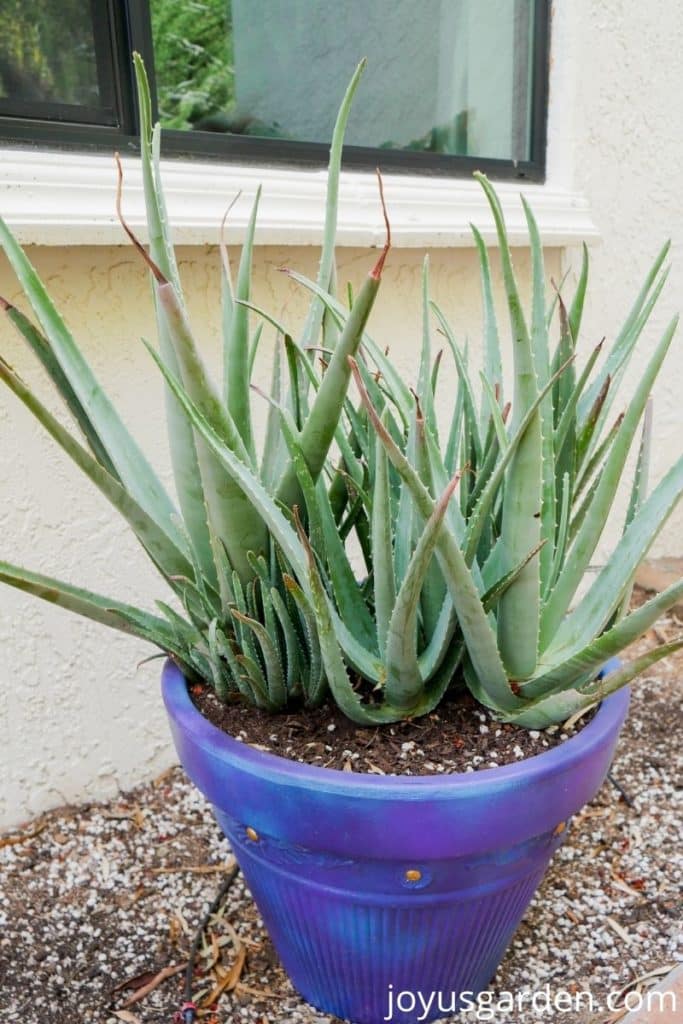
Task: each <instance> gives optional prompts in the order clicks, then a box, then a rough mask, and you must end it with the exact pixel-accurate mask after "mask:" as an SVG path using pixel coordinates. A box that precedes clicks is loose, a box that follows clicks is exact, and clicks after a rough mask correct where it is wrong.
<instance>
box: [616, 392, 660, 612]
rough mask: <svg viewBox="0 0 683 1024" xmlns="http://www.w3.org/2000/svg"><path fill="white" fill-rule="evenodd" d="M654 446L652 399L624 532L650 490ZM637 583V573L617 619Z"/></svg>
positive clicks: (648, 406)
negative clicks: (651, 460) (649, 482)
mask: <svg viewBox="0 0 683 1024" xmlns="http://www.w3.org/2000/svg"><path fill="white" fill-rule="evenodd" d="M651 446H652V399H650V400H649V401H648V403H647V405H646V406H645V415H644V416H643V432H642V434H641V438H640V448H639V450H638V461H637V463H636V469H635V473H634V474H633V485H632V487H631V496H630V498H629V502H628V508H627V509H626V518H625V520H624V531H626V530H627V529H628V528H629V526H630V525H631V523H632V522H633V519H634V517H635V514H636V512H637V511H638V509H639V508H640V507H641V505H642V504H643V502H644V501H645V498H646V496H647V488H648V477H649V473H650V449H651ZM634 582H635V573H634V575H633V576H632V577H631V579H630V581H629V584H628V586H627V587H626V590H625V591H624V595H623V597H622V599H621V604H620V605H619V608H618V610H617V613H616V614H617V619H621V618H623V617H624V615H626V613H627V612H628V610H629V607H630V604H631V596H632V594H633V584H634Z"/></svg>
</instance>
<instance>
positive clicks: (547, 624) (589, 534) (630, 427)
mask: <svg viewBox="0 0 683 1024" xmlns="http://www.w3.org/2000/svg"><path fill="white" fill-rule="evenodd" d="M677 323H678V318H675V319H674V320H672V321H671V323H670V324H669V326H668V327H667V329H666V330H665V332H664V334H663V336H662V339H661V341H660V342H659V345H658V346H657V348H656V350H655V352H654V355H653V356H652V358H651V359H650V362H649V363H648V365H647V367H646V368H645V370H644V372H643V376H642V378H641V381H640V383H639V385H638V387H637V388H636V392H635V394H634V396H633V398H632V400H631V402H630V403H629V406H628V409H627V410H626V413H625V415H624V419H623V422H622V424H621V427H620V428H619V432H618V434H617V436H616V438H615V440H614V443H613V444H612V447H611V448H610V451H609V454H608V456H607V458H606V460H605V465H604V469H603V471H602V473H601V475H600V479H599V482H598V485H597V487H596V489H595V493H594V495H593V499H592V502H591V506H590V509H589V512H588V514H587V515H586V518H585V519H584V521H583V523H582V524H581V527H580V529H579V531H578V533H577V535H576V537H575V539H574V542H573V544H572V546H571V548H570V550H569V552H568V554H567V558H566V561H565V564H564V567H563V569H562V572H561V573H560V576H559V578H558V580H557V583H556V584H555V587H554V588H553V591H552V593H551V594H550V596H549V598H548V601H547V603H546V605H545V607H544V609H543V615H542V622H541V645H542V649H545V648H546V647H547V646H548V644H549V643H550V642H551V641H552V638H553V636H554V635H555V633H556V632H557V629H558V627H559V625H560V623H561V621H562V618H563V616H564V615H565V613H566V611H567V608H568V607H569V602H570V601H571V599H572V598H573V596H574V594H575V593H576V589H577V587H578V585H579V583H580V581H581V579H582V578H583V574H584V572H585V571H586V568H587V567H588V563H589V561H590V558H591V555H592V554H593V552H594V550H595V547H596V545H597V543H598V540H599V539H600V534H601V533H602V530H603V528H604V523H605V521H606V519H607V515H608V513H609V510H610V508H611V507H612V502H613V501H614V496H615V494H616V490H617V487H618V485H619V480H620V478H621V474H622V472H623V469H624V464H625V462H626V458H627V455H628V452H629V448H630V447H631V442H632V440H633V436H634V433H635V431H636V428H637V426H638V422H639V421H640V418H641V416H642V414H643V411H644V409H645V405H646V403H647V399H648V396H649V393H650V391H651V389H652V385H653V384H654V381H655V378H656V376H657V373H658V372H659V368H660V366H661V365H662V362H663V360H664V357H665V355H666V353H667V351H668V349H669V346H670V344H671V340H672V338H673V336H674V332H675V330H676V326H677Z"/></svg>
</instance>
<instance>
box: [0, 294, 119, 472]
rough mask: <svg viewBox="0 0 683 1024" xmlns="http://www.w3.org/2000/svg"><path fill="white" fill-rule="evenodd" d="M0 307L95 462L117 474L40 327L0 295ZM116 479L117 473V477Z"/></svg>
mask: <svg viewBox="0 0 683 1024" xmlns="http://www.w3.org/2000/svg"><path fill="white" fill-rule="evenodd" d="M0 308H2V309H3V310H4V311H5V312H6V313H7V317H8V319H9V320H10V322H11V323H12V324H13V325H14V327H15V328H16V329H17V331H19V333H20V334H21V335H22V336H23V337H24V339H25V340H26V341H27V342H28V344H29V346H30V348H31V350H32V351H33V352H34V354H35V355H36V356H37V357H38V359H39V360H40V362H41V364H42V366H43V369H44V370H45V372H46V373H47V374H48V376H49V377H50V378H51V380H52V383H53V384H54V385H55V387H56V388H57V390H58V392H59V394H60V395H61V397H62V399H63V400H64V402H65V404H66V406H67V408H68V410H69V412H70V413H71V415H72V416H73V418H74V420H75V422H76V423H77V424H78V426H79V427H80V429H81V431H82V433H83V436H84V437H85V439H86V441H87V442H88V445H89V446H90V450H91V451H92V453H93V455H94V456H95V458H96V459H97V461H98V462H99V463H101V465H102V466H104V468H105V469H106V470H107V472H108V473H109V474H110V475H111V476H114V477H117V473H116V469H115V467H114V464H113V462H112V461H111V459H110V458H109V454H108V452H107V450H106V448H105V447H104V445H103V444H102V442H101V440H100V438H99V435H98V433H97V431H96V430H95V429H94V427H93V425H92V423H91V422H90V420H89V418H88V416H87V414H86V412H85V410H84V408H83V406H82V404H81V402H80V401H79V399H78V397H77V395H76V393H75V391H74V389H73V388H72V387H71V384H70V383H69V380H68V378H67V376H66V374H65V373H64V372H63V370H62V368H61V366H60V365H59V363H58V362H57V360H56V359H55V357H54V356H53V354H52V350H51V349H50V345H49V342H48V340H47V338H46V337H45V336H44V335H43V334H41V333H40V331H39V330H38V329H37V328H36V327H35V326H34V325H33V324H32V323H31V321H30V320H29V319H28V317H27V316H24V314H23V313H22V312H21V311H20V310H18V309H17V308H16V306H12V305H10V303H8V302H6V301H5V300H4V299H2V298H0ZM117 479H118V477H117Z"/></svg>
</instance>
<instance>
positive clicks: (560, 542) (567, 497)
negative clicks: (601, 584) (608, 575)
mask: <svg viewBox="0 0 683 1024" xmlns="http://www.w3.org/2000/svg"><path fill="white" fill-rule="evenodd" d="M570 507H571V483H570V477H569V473H565V474H564V476H563V477H562V486H561V488H560V519H559V523H558V528H557V537H556V538H555V550H554V552H553V561H552V565H551V568H550V573H549V575H548V579H547V584H546V588H545V589H544V591H543V599H544V600H546V598H547V595H548V594H549V593H550V591H551V590H552V588H553V587H554V586H555V581H556V580H557V577H558V576H559V574H560V570H561V568H562V565H563V563H564V556H565V552H566V550H567V538H568V536H569V510H570Z"/></svg>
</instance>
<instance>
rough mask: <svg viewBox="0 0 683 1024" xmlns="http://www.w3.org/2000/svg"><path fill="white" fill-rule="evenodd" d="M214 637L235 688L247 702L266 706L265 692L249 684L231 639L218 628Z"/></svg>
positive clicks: (262, 706) (258, 706) (261, 706)
mask: <svg viewBox="0 0 683 1024" xmlns="http://www.w3.org/2000/svg"><path fill="white" fill-rule="evenodd" d="M228 621H230V620H228ZM215 638H216V640H215V642H216V648H217V651H218V652H219V654H220V655H221V656H222V658H223V659H224V661H225V663H226V665H227V667H228V669H229V671H230V675H231V677H232V680H233V682H234V685H235V688H236V689H237V690H238V691H239V692H240V693H241V694H242V696H243V697H244V699H245V700H246V701H248V702H249V704H253V705H254V706H255V707H257V708H266V707H267V706H268V695H267V693H265V692H264V691H263V690H256V689H255V688H254V687H253V686H252V685H251V681H250V679H249V676H248V675H247V673H246V672H245V671H244V667H243V666H242V665H240V663H239V661H238V660H237V655H236V653H235V651H234V650H233V644H232V641H231V639H230V638H229V637H227V636H225V634H224V633H223V632H222V631H221V630H220V629H216V631H215Z"/></svg>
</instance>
